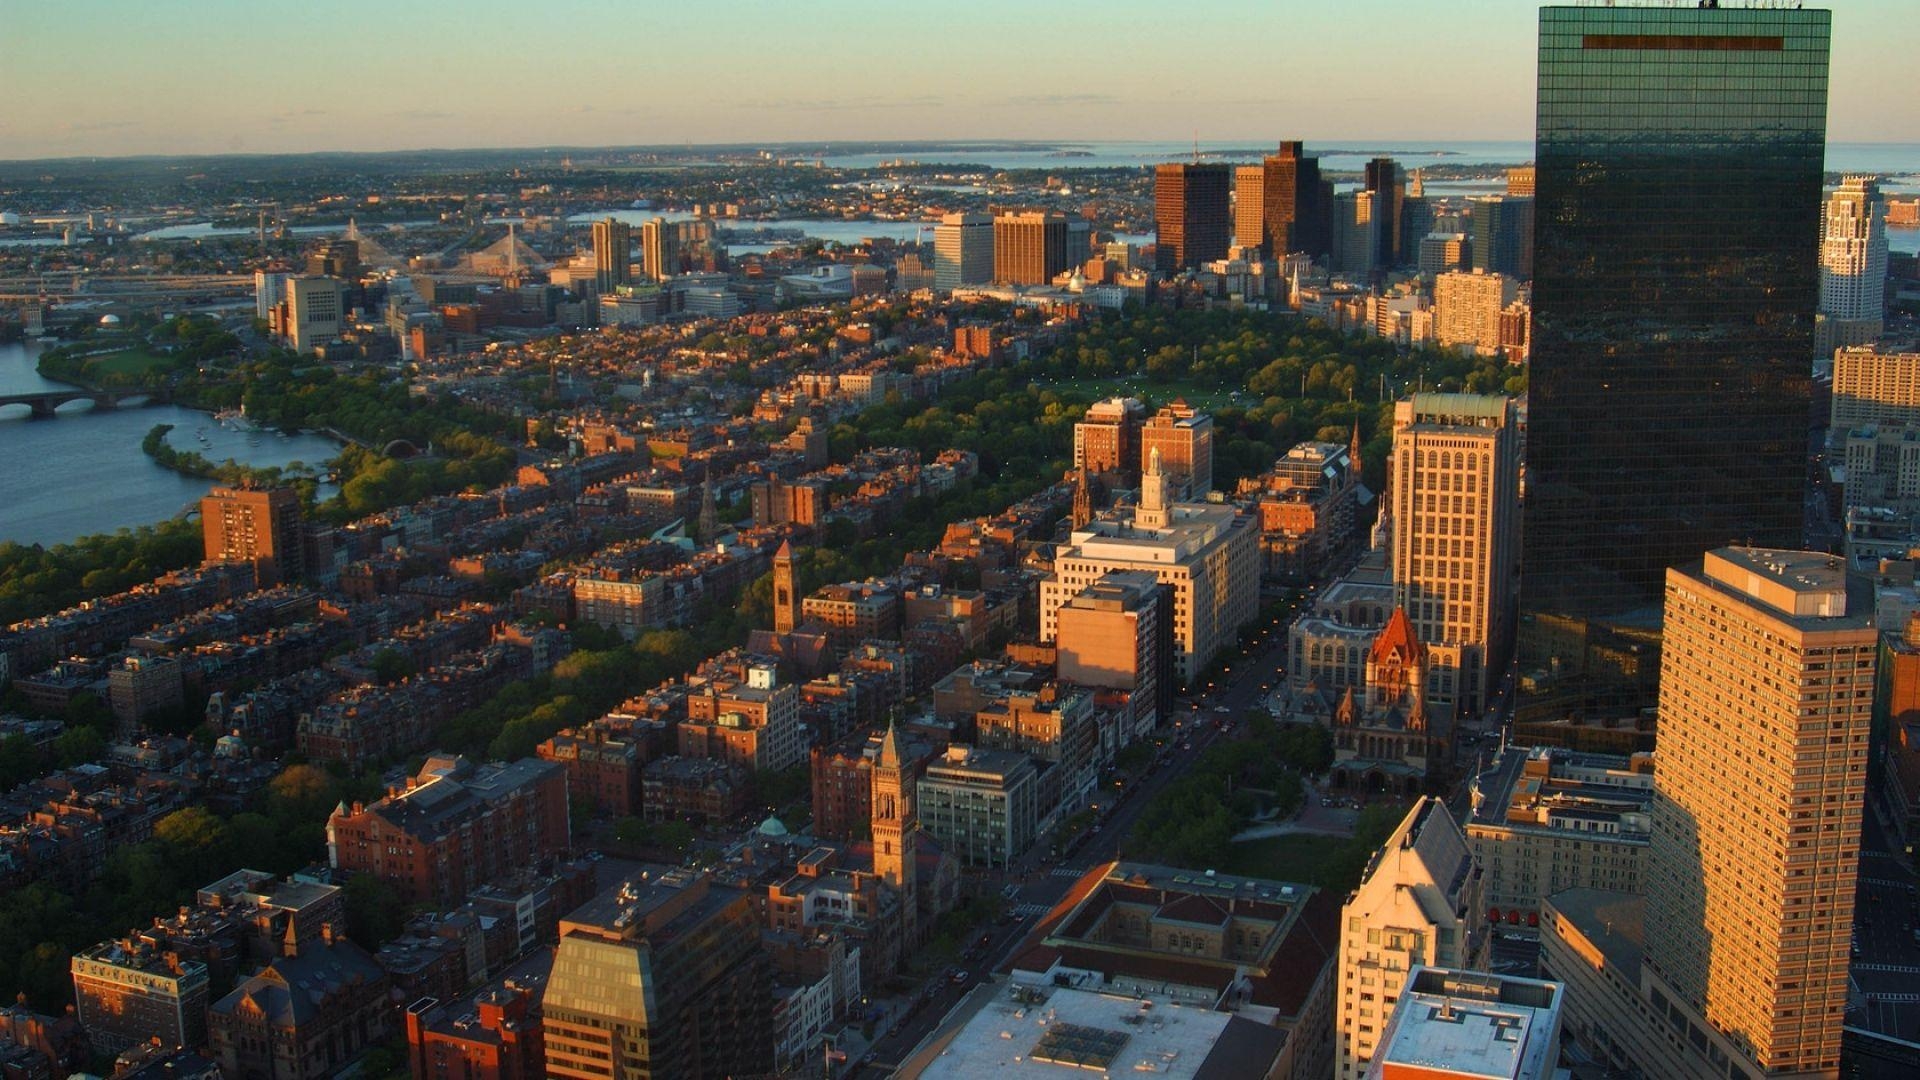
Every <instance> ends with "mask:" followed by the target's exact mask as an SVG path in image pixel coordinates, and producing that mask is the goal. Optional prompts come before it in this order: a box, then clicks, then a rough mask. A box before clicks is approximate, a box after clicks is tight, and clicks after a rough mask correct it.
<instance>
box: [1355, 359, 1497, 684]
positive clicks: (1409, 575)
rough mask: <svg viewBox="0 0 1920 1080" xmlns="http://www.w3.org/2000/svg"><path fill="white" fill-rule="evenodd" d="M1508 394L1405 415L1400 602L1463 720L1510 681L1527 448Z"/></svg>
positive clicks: (1444, 402)
mask: <svg viewBox="0 0 1920 1080" xmlns="http://www.w3.org/2000/svg"><path fill="white" fill-rule="evenodd" d="M1518 432H1519V423H1518V421H1517V419H1516V416H1515V412H1514V406H1513V402H1512V401H1511V400H1509V399H1508V398H1506V397H1503V396H1500V395H1498V394H1486V395H1481V394H1430V393H1421V394H1414V395H1412V396H1411V397H1408V398H1407V399H1405V400H1403V401H1400V402H1398V403H1397V404H1395V405H1394V410H1393V468H1392V470H1391V472H1392V476H1393V481H1392V490H1391V491H1390V492H1389V494H1388V505H1387V509H1386V511H1385V513H1387V514H1388V515H1390V516H1391V520H1392V529H1391V536H1392V546H1391V556H1392V558H1391V566H1392V569H1393V588H1394V597H1395V600H1396V602H1397V603H1398V604H1399V606H1400V607H1402V608H1404V609H1405V610H1406V612H1407V614H1408V616H1410V617H1411V618H1412V620H1413V626H1414V630H1415V632H1416V633H1417V634H1418V635H1419V638H1420V640H1421V641H1422V642H1424V643H1426V645H1427V646H1428V648H1429V649H1430V650H1431V659H1432V662H1433V665H1434V666H1433V669H1432V671H1431V672H1430V674H1431V675H1432V677H1433V680H1434V681H1433V683H1432V685H1431V695H1432V697H1433V698H1434V699H1435V700H1437V701H1442V702H1447V703H1449V704H1452V705H1455V706H1456V709H1455V711H1456V712H1457V713H1458V714H1459V715H1461V716H1471V715H1475V714H1477V713H1478V712H1479V711H1480V710H1481V709H1483V708H1484V707H1485V705H1486V702H1487V699H1488V696H1489V694H1490V692H1491V690H1492V686H1491V684H1492V682H1493V681H1494V678H1495V674H1496V673H1498V672H1500V671H1503V670H1505V667H1506V660H1507V657H1508V656H1509V655H1510V650H1511V643H1512V625H1511V615H1510V612H1511V610H1512V605H1513V590H1514V586H1515V580H1514V578H1515V571H1516V566H1517V561H1516V560H1517V558H1518V556H1519V550H1518V549H1519V542H1520V440H1519V433H1518Z"/></svg>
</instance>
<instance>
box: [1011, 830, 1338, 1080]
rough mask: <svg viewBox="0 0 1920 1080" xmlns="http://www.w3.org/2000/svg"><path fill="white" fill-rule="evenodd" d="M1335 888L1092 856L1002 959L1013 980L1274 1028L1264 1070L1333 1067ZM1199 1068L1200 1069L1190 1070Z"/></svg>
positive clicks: (1319, 1072) (1303, 1073)
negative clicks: (1274, 1050)
mask: <svg viewBox="0 0 1920 1080" xmlns="http://www.w3.org/2000/svg"><path fill="white" fill-rule="evenodd" d="M1339 918H1340V901H1339V898H1338V897H1336V896H1333V895H1331V894H1329V893H1327V892H1326V891H1324V890H1321V889H1316V888H1314V887H1313V886H1311V885H1300V884H1295V883H1291V882H1285V881H1273V880H1268V879H1265V878H1249V877H1238V876H1234V875H1230V874H1221V873H1215V872H1206V873H1201V872H1195V871H1188V870H1180V869H1176V868H1172V867H1166V866H1155V865H1153V864H1150V863H1138V862H1111V863H1106V864H1104V865H1099V866H1095V867H1093V868H1092V869H1090V870H1088V871H1087V872H1086V873H1085V874H1084V875H1083V876H1082V877H1081V878H1080V880H1079V881H1077V882H1075V883H1074V885H1073V887H1072V889H1071V890H1070V891H1069V892H1068V894H1067V898H1066V899H1065V900H1064V901H1062V902H1061V904H1060V905H1059V906H1057V907H1056V908H1055V909H1054V911H1053V912H1051V913H1049V914H1048V915H1047V916H1046V918H1045V919H1044V920H1043V921H1042V922H1041V923H1040V925H1039V927H1038V928H1037V930H1036V931H1035V933H1034V935H1033V937H1032V939H1030V943H1029V944H1028V945H1027V946H1026V947H1025V948H1023V949H1022V950H1021V951H1020V952H1018V953H1016V954H1015V955H1014V957H1013V959H1012V960H1011V961H1010V963H1009V965H1008V966H1009V968H1010V969H1011V975H1012V982H1013V986H1014V987H1015V989H1016V990H1028V989H1035V988H1042V987H1049V986H1071V987H1073V988H1075V989H1077V990H1082V991H1089V992H1098V993H1103V994H1121V995H1128V996H1134V997H1140V998H1151V999H1153V1000H1154V1001H1155V1003H1156V1004H1155V1005H1154V1008H1155V1009H1156V1010H1157V1009H1159V1008H1160V1007H1161V1005H1162V1004H1165V1003H1169V1002H1170V1003H1177V1004H1179V1005H1182V1006H1185V1007H1189V1008H1198V1009H1210V1010H1212V1011H1213V1012H1214V1013H1215V1014H1217V1015H1231V1016H1233V1017H1235V1018H1237V1019H1239V1020H1243V1021H1247V1022H1249V1023H1252V1024H1256V1025H1259V1026H1260V1027H1261V1028H1264V1029H1266V1031H1267V1032H1269V1033H1270V1034H1273V1035H1277V1036H1279V1037H1281V1038H1283V1039H1284V1045H1283V1046H1282V1049H1281V1052H1280V1054H1279V1055H1278V1061H1277V1063H1276V1065H1275V1067H1274V1068H1273V1069H1272V1071H1269V1072H1264V1073H1252V1074H1250V1075H1265V1076H1275V1077H1298V1078H1300V1080H1307V1078H1309V1077H1324V1076H1326V1075H1328V1074H1329V1073H1330V1072H1331V1070H1332V1066H1333V992H1334V984H1335V982H1336V981H1337V979H1338V968H1337V960H1338V951H1337V942H1338V936H1339ZM1202 1075H1210V1074H1204V1073H1203V1074H1202Z"/></svg>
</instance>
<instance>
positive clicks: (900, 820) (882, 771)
mask: <svg viewBox="0 0 1920 1080" xmlns="http://www.w3.org/2000/svg"><path fill="white" fill-rule="evenodd" d="M915 783H916V778H915V775H914V769H913V762H912V760H910V759H908V758H907V757H905V756H904V755H902V754H901V753H900V732H899V730H898V729H897V728H896V727H894V724H893V721H891V720H889V721H887V734H886V736H885V737H884V738H882V739H881V740H880V756H879V757H877V758H875V759H874V762H873V774H872V784H871V794H872V804H873V814H872V819H871V821H870V822H869V827H870V829H871V830H872V833H873V873H874V876H875V877H878V878H879V879H880V880H881V881H884V882H886V883H887V884H888V885H891V886H892V887H893V890H894V893H895V894H896V895H897V896H899V897H900V923H901V925H900V940H901V942H902V943H904V944H905V945H907V946H908V947H912V946H913V945H914V944H916V943H917V942H919V940H920V927H919V918H918V915H919V910H920V905H919V902H918V899H917V897H918V895H919V894H918V892H917V886H916V885H915V883H914V869H915V864H916V863H917V862H918V854H917V853H918V851H919V847H918V845H919V839H918V836H919V832H920V814H919V811H918V810H917V809H916V807H917V803H916V801H915V799H914V794H915V792H914V785H915Z"/></svg>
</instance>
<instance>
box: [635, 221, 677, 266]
mask: <svg viewBox="0 0 1920 1080" xmlns="http://www.w3.org/2000/svg"><path fill="white" fill-rule="evenodd" d="M680 232H681V230H680V229H679V227H678V226H677V224H676V223H674V222H671V221H668V220H667V219H666V218H658V217H657V218H652V219H650V220H648V221H647V222H646V223H645V224H643V225H641V226H640V257H641V270H642V271H643V272H644V273H645V274H646V276H647V280H649V281H665V280H666V279H667V278H670V277H672V276H673V275H675V274H677V273H679V272H680V262H681V255H682V252H681V244H680Z"/></svg>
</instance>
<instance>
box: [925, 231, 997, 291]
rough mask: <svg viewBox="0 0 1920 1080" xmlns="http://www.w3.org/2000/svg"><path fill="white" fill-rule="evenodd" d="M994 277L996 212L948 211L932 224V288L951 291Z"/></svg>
mask: <svg viewBox="0 0 1920 1080" xmlns="http://www.w3.org/2000/svg"><path fill="white" fill-rule="evenodd" d="M992 280H993V216H992V215H991V214H971V213H957V214H947V215H945V216H944V217H942V218H941V219H940V224H938V225H935V226H934V227H933V288H934V291H936V292H939V293H950V292H952V291H953V290H955V289H958V288H960V287H961V286H964V285H985V284H987V283H988V282H990V281H992Z"/></svg>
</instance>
